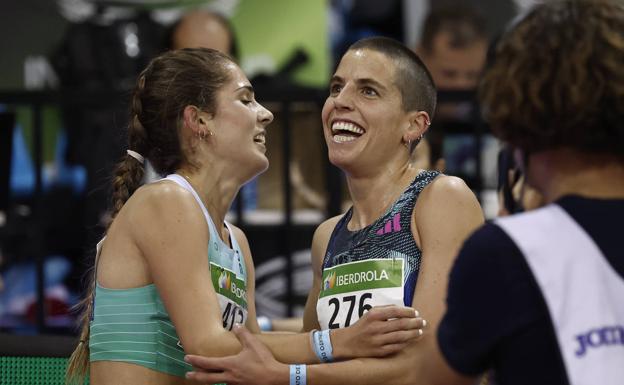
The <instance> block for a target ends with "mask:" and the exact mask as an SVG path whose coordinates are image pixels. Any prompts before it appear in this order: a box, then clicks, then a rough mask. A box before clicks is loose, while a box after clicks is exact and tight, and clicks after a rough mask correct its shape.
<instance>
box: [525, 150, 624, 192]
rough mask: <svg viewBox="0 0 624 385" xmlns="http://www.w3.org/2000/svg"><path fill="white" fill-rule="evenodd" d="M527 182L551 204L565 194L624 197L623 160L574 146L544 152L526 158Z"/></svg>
mask: <svg viewBox="0 0 624 385" xmlns="http://www.w3.org/2000/svg"><path fill="white" fill-rule="evenodd" d="M528 166H529V169H528V176H529V180H528V181H529V184H530V185H532V186H533V187H535V188H536V189H537V190H538V191H539V192H540V193H541V194H542V196H543V198H544V203H551V202H553V201H556V200H557V199H559V198H561V197H563V196H565V195H580V196H583V197H587V198H596V199H622V198H624V161H623V160H622V158H618V157H616V156H614V155H601V154H587V153H582V152H580V151H577V150H573V149H557V150H549V151H543V152H539V153H535V154H532V155H530V157H529V164H528Z"/></svg>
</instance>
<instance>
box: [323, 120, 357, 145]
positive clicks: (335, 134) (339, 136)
mask: <svg viewBox="0 0 624 385" xmlns="http://www.w3.org/2000/svg"><path fill="white" fill-rule="evenodd" d="M331 130H332V138H333V139H334V142H336V143H344V142H352V141H354V140H356V139H357V138H359V137H360V136H362V135H363V134H364V132H365V131H364V129H363V128H362V127H360V126H358V125H356V124H354V123H351V122H344V121H339V122H334V123H333V124H332V126H331Z"/></svg>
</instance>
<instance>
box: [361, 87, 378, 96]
mask: <svg viewBox="0 0 624 385" xmlns="http://www.w3.org/2000/svg"><path fill="white" fill-rule="evenodd" d="M362 93H363V94H364V95H366V96H377V95H379V94H378V93H377V91H375V90H374V89H373V88H370V87H364V88H363V89H362Z"/></svg>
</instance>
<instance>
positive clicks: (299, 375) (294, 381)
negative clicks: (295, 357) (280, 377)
mask: <svg viewBox="0 0 624 385" xmlns="http://www.w3.org/2000/svg"><path fill="white" fill-rule="evenodd" d="M306 380H307V378H306V366H305V365H301V364H296V365H290V385H306Z"/></svg>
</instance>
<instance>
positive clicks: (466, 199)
mask: <svg viewBox="0 0 624 385" xmlns="http://www.w3.org/2000/svg"><path fill="white" fill-rule="evenodd" d="M414 218H415V221H416V224H417V227H418V228H419V229H421V230H422V229H423V225H426V224H427V223H433V224H435V228H437V229H438V230H439V226H443V224H444V223H446V225H447V226H448V224H449V223H452V224H454V225H455V226H460V225H461V223H464V222H465V225H466V226H468V227H474V226H475V225H479V224H481V223H483V211H482V210H481V205H480V204H479V201H478V200H477V197H476V196H475V194H474V192H473V191H472V190H471V189H470V188H469V187H468V186H467V185H466V183H465V182H464V181H463V180H462V179H461V178H458V177H455V176H449V175H440V176H439V177H437V178H436V179H434V180H433V182H431V183H430V184H429V185H428V186H427V187H426V188H425V189H424V190H423V191H422V193H421V194H420V196H419V197H418V201H417V202H416V207H415V209H414Z"/></svg>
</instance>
